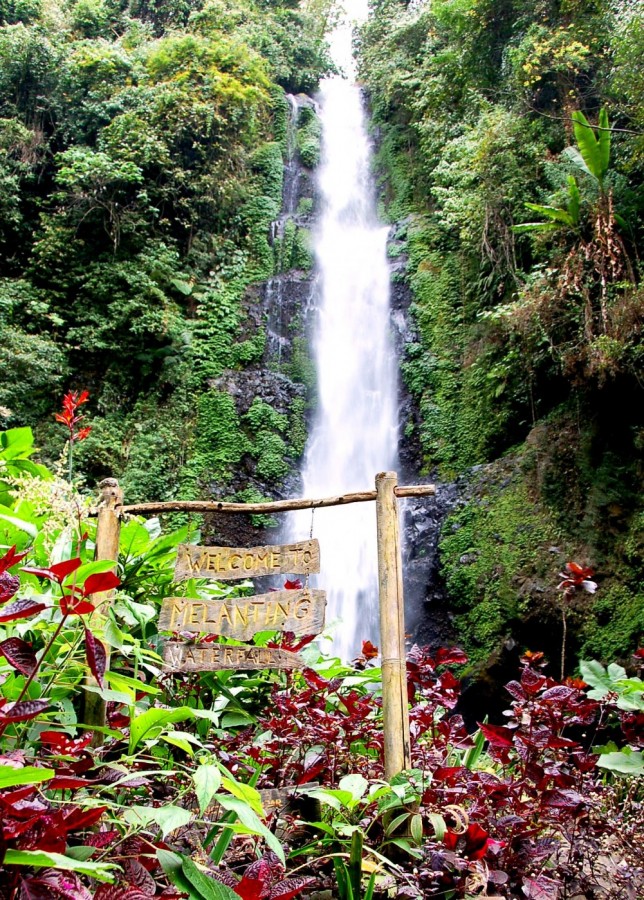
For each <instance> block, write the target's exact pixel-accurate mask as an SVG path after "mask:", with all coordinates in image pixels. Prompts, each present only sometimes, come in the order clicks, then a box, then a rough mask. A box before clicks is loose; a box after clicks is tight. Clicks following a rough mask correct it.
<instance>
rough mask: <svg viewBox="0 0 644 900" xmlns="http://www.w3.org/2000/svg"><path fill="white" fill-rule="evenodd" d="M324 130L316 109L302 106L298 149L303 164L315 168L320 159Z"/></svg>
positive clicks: (298, 124) (298, 123)
mask: <svg viewBox="0 0 644 900" xmlns="http://www.w3.org/2000/svg"><path fill="white" fill-rule="evenodd" d="M321 140H322V130H321V125H320V120H319V119H318V117H317V115H316V113H315V110H314V109H313V108H312V107H310V106H302V107H301V108H300V110H299V113H298V118H297V150H298V153H299V157H300V161H301V162H302V165H304V166H307V168H309V169H313V168H315V166H317V164H318V162H319V161H320V149H321Z"/></svg>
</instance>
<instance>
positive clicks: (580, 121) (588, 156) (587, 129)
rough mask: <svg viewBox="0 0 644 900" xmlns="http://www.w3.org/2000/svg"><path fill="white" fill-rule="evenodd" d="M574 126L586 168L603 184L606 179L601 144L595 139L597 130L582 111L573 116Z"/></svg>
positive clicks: (578, 110) (577, 111) (575, 112)
mask: <svg viewBox="0 0 644 900" xmlns="http://www.w3.org/2000/svg"><path fill="white" fill-rule="evenodd" d="M572 125H573V130H574V132H575V140H576V141H577V146H578V148H579V152H580V154H581V157H582V159H583V161H584V162H585V163H586V168H587V170H588V171H589V172H590V174H591V175H592V176H593V178H596V179H597V181H598V182H599V183H600V184H601V182H602V179H603V177H604V170H603V168H602V158H601V154H600V150H599V142H598V141H597V138H596V137H595V130H594V128H593V127H592V125H591V124H590V122H589V121H588V119H587V118H586V116H585V115H584V114H583V112H582V111H581V110H580V109H576V110H575V111H574V113H573V114H572Z"/></svg>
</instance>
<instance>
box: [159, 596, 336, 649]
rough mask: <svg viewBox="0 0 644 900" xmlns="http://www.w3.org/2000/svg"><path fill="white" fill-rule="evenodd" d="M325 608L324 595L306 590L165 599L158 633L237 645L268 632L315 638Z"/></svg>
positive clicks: (320, 627) (322, 626)
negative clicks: (213, 636) (211, 636)
mask: <svg viewBox="0 0 644 900" xmlns="http://www.w3.org/2000/svg"><path fill="white" fill-rule="evenodd" d="M325 607H326V593H325V592H324V591H310V590H308V589H307V588H305V589H304V590H293V591H271V593H270V594H257V595H256V596H254V597H234V598H231V597H228V598H226V599H223V600H195V599H192V598H187V597H168V598H166V599H165V600H164V601H163V606H162V607H161V615H160V617H159V631H191V632H195V633H199V632H203V633H205V634H220V635H223V636H224V637H232V638H237V640H238V641H247V640H249V639H250V638H251V637H252V636H253V635H254V634H257V632H258V631H266V630H270V629H278V630H279V631H292V632H294V633H295V634H319V633H320V632H321V631H322V629H323V628H324V610H325Z"/></svg>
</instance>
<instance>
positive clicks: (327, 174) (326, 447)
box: [292, 30, 398, 659]
mask: <svg viewBox="0 0 644 900" xmlns="http://www.w3.org/2000/svg"><path fill="white" fill-rule="evenodd" d="M348 34H350V32H348V30H346V31H345V32H344V33H341V34H340V35H339V36H336V38H337V39H336V41H335V42H334V44H335V47H336V54H337V52H338V48H339V52H340V53H341V52H342V51H343V49H344V48H346V47H347V45H348V41H347V35H348ZM345 52H346V50H345ZM336 61H338V62H339V63H343V62H346V57H345V59H344V60H343V59H340V60H338V59H337V55H336ZM319 102H320V106H319V114H320V119H321V122H322V141H323V150H322V163H321V166H320V171H319V179H318V187H319V192H320V197H321V205H322V209H321V217H320V222H319V226H318V228H317V230H316V234H315V235H314V249H315V256H316V263H317V271H318V296H317V298H315V299H314V303H315V305H316V310H315V313H314V317H313V332H314V338H313V343H314V352H315V361H316V367H317V396H318V402H317V408H316V414H315V418H314V422H313V427H312V431H311V435H310V438H309V443H308V445H307V450H306V453H305V459H304V467H303V471H302V482H303V495H304V496H305V497H309V498H316V497H325V496H331V495H334V494H341V493H346V492H348V491H359V490H373V488H374V477H375V475H376V473H377V472H381V471H385V470H390V469H393V468H395V465H396V459H397V432H398V429H397V378H396V365H395V359H394V354H393V348H392V345H391V340H390V319H389V278H390V274H389V268H388V264H387V252H386V239H387V228H385V227H383V226H382V225H381V224H380V223H379V222H378V220H377V218H376V214H375V202H374V190H373V183H372V179H371V175H370V158H371V148H370V144H369V140H368V137H367V132H366V123H365V114H364V110H363V107H362V100H361V96H360V91H359V88H358V87H357V86H356V85H355V84H353V83H351V82H350V81H349V80H347V79H344V78H341V77H333V78H329V79H327V80H325V81H324V82H323V83H322V85H321V91H320V98H319ZM374 507H375V504H373V503H357V504H352V505H348V506H342V507H334V508H330V509H321V510H317V511H316V512H315V515H314V520H313V535H314V537H316V538H318V539H319V541H320V548H321V560H322V565H321V574H320V576H318V578H317V581H318V583H319V585H320V587H322V588H324V589H325V590H326V591H327V603H328V605H327V623H328V624H330V625H331V626H332V629H331V633H332V634H333V652H334V653H336V654H337V655H339V656H341V657H342V658H344V659H350V658H351V657H352V656H355V655H356V654H357V652H358V651H359V649H360V644H361V641H362V640H365V639H370V640H372V641H373V642H374V643H376V642H377V640H378V577H377V573H378V563H377V553H376V522H375V509H374ZM310 524H311V514H310V513H303V514H301V515H299V516H298V517H297V520H296V522H295V523H293V527H292V534H293V536H296V537H297V538H300V539H301V538H302V537H304V536H308V535H307V534H306V532H308V529H309V526H310Z"/></svg>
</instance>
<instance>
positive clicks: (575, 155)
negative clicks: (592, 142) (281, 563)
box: [562, 147, 595, 178]
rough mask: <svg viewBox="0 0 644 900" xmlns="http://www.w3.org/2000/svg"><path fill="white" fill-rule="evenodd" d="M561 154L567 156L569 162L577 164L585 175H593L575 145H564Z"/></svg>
mask: <svg viewBox="0 0 644 900" xmlns="http://www.w3.org/2000/svg"><path fill="white" fill-rule="evenodd" d="M562 156H567V157H568V159H569V160H570V162H571V163H573V164H574V165H575V166H577V168H579V169H581V170H582V171H583V172H585V173H586V175H590V177H591V178H594V177H595V176H594V175H593V173H592V172H591V171H590V169H589V168H588V166H587V165H586V161H585V160H584V158H583V156H582V155H581V153H580V152H579V150H577V148H576V147H566V148H565V150H564V151H563V153H562Z"/></svg>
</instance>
